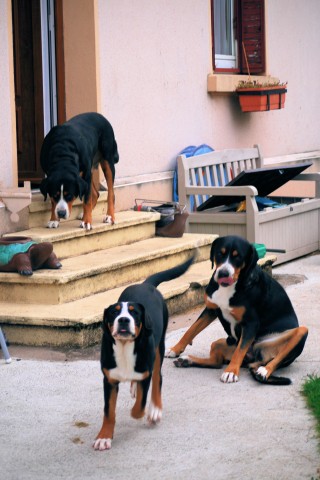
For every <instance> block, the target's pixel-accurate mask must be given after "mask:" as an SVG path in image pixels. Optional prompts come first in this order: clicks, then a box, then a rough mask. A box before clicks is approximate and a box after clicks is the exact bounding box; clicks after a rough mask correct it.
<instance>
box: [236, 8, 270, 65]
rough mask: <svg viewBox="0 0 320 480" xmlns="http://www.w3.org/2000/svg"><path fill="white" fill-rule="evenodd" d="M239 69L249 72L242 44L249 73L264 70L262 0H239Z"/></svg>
mask: <svg viewBox="0 0 320 480" xmlns="http://www.w3.org/2000/svg"><path fill="white" fill-rule="evenodd" d="M240 4H241V8H240V12H241V13H240V14H241V43H240V51H241V56H240V58H241V71H242V72H244V73H249V72H248V68H247V63H246V60H245V55H244V52H243V48H242V43H243V44H244V47H245V50H246V55H247V60H248V64H249V70H250V73H264V72H265V44H264V37H265V25H264V0H240Z"/></svg>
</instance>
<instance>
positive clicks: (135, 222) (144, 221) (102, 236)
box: [5, 210, 160, 259]
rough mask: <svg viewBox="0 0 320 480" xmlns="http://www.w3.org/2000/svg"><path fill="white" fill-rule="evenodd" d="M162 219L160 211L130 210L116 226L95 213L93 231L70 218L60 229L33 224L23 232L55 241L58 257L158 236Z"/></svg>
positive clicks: (13, 234) (30, 235) (40, 240)
mask: <svg viewBox="0 0 320 480" xmlns="http://www.w3.org/2000/svg"><path fill="white" fill-rule="evenodd" d="M159 218H160V214H159V213H152V212H136V211H134V210H128V211H124V212H118V213H117V214H116V223H115V224H114V225H106V224H105V223H102V216H101V218H100V216H99V215H97V213H95V214H94V216H93V229H92V230H90V231H86V230H84V229H83V228H80V226H79V225H80V220H67V221H61V222H60V226H59V228H44V227H32V228H30V229H28V230H24V231H21V232H19V235H20V236H26V237H31V238H32V239H33V240H35V241H37V242H51V243H52V245H53V251H54V253H55V254H56V255H57V257H58V258H59V259H64V258H68V257H73V256H76V255H83V254H86V253H90V252H95V251H97V250H103V249H107V248H113V247H116V246H120V245H127V244H130V243H134V242H137V241H140V240H144V239H147V238H151V237H154V235H155V222H156V221H157V220H159ZM16 235H17V233H12V234H8V235H5V236H6V237H10V236H16Z"/></svg>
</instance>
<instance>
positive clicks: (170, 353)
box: [164, 348, 179, 358]
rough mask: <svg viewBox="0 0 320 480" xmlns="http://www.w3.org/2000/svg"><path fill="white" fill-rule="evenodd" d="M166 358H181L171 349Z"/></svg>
mask: <svg viewBox="0 0 320 480" xmlns="http://www.w3.org/2000/svg"><path fill="white" fill-rule="evenodd" d="M164 356H165V357H167V358H176V357H179V355H178V354H177V353H176V352H175V351H173V350H172V349H171V348H167V350H166V351H165V353H164Z"/></svg>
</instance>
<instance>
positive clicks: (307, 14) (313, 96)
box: [0, 0, 320, 186]
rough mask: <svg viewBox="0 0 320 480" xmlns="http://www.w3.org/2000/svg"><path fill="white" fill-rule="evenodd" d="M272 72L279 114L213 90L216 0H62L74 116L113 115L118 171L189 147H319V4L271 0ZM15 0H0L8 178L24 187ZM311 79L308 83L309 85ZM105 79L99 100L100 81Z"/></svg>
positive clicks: (3, 155) (171, 160)
mask: <svg viewBox="0 0 320 480" xmlns="http://www.w3.org/2000/svg"><path fill="white" fill-rule="evenodd" d="M266 3H267V27H268V31H267V52H268V73H269V74H271V75H274V76H277V77H279V78H281V79H282V80H287V81H288V82H289V83H288V94H287V99H286V106H285V108H284V109H283V110H281V111H273V112H267V113H252V114H243V113H241V112H240V109H239V106H238V102H237V99H236V98H235V96H234V95H231V94H230V95H215V94H208V93H207V75H208V73H210V72H211V71H212V65H211V58H210V51H211V25H210V8H209V7H210V1H209V0H170V1H169V0H157V1H150V0H121V1H119V0H108V1H107V0H64V1H63V13H64V37H65V55H66V65H65V66H66V96H67V99H66V111H67V117H68V118H69V117H71V116H72V115H75V114H77V113H80V112H83V111H90V110H98V111H101V112H102V113H104V114H105V115H106V117H107V118H108V119H109V120H110V121H111V123H112V124H113V126H114V129H115V133H116V138H117V140H118V144H119V151H120V163H119V165H118V167H117V178H118V179H121V177H130V176H136V175H139V174H150V175H151V176H152V175H153V174H154V173H155V172H166V171H168V170H172V169H173V168H174V166H175V157H176V154H177V153H178V152H179V151H180V150H181V149H182V148H184V147H185V146H187V145H190V144H194V145H199V144H201V143H208V144H209V145H211V146H212V147H214V148H216V149H219V148H225V147H240V146H247V145H252V144H253V143H259V144H260V145H261V147H262V151H263V153H264V155H265V156H268V157H270V156H273V155H282V154H283V155H285V154H290V153H294V152H303V151H310V150H318V149H320V137H319V124H320V111H319V108H318V106H319V105H320V89H318V88H317V84H316V82H317V79H318V78H319V77H320V59H319V56H318V55H317V54H316V52H318V51H319V47H320V35H319V33H318V32H319V28H318V25H319V23H320V2H319V1H318V0H308V8H306V3H305V1H304V0H281V1H279V0H267V2H266ZM11 24H12V20H11V0H1V1H0V45H1V48H0V72H1V75H0V86H1V96H0V132H1V134H0V142H1V145H0V147H1V148H0V168H1V181H3V182H4V183H5V185H6V186H16V182H17V161H16V146H15V142H16V139H15V112H14V82H13V67H12V31H11ZM309 81H310V86H309V85H307V83H308V84H309ZM100 85H101V100H100V87H99V86H100Z"/></svg>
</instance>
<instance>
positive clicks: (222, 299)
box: [209, 283, 237, 340]
mask: <svg viewBox="0 0 320 480" xmlns="http://www.w3.org/2000/svg"><path fill="white" fill-rule="evenodd" d="M235 290H236V284H235V283H233V284H232V285H229V286H228V287H219V288H218V290H216V291H215V292H214V293H213V294H212V296H211V297H209V300H210V301H211V302H212V303H215V304H216V305H218V307H219V308H220V310H221V313H222V315H223V317H224V318H225V320H227V321H228V322H229V323H230V328H231V333H232V336H233V338H235V339H236V340H237V337H236V334H235V327H236V325H237V321H236V320H235V318H234V317H233V316H232V315H231V313H230V310H231V308H230V304H229V302H230V298H232V297H233V295H234V293H235Z"/></svg>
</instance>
